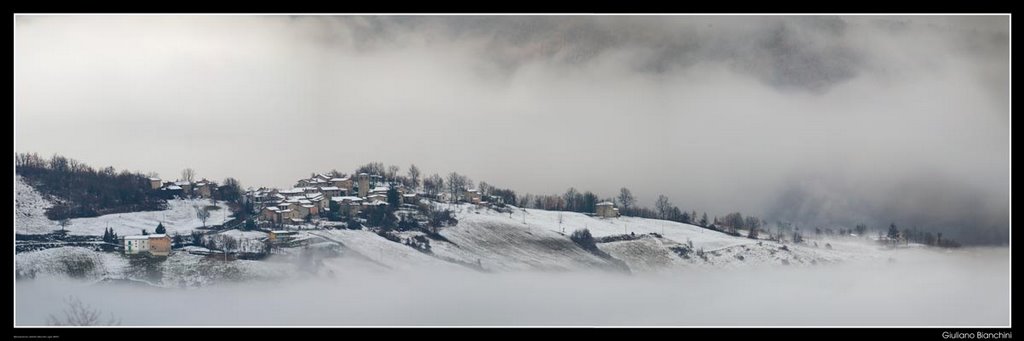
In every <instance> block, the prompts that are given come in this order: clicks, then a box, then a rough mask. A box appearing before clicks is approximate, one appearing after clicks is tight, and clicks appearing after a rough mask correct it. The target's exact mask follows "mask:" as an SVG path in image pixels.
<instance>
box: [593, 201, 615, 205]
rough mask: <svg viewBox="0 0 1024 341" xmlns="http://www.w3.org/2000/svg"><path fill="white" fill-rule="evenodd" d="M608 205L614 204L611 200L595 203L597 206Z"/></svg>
mask: <svg viewBox="0 0 1024 341" xmlns="http://www.w3.org/2000/svg"><path fill="white" fill-rule="evenodd" d="M608 205H615V204H613V203H612V202H611V201H602V202H599V203H597V206H608Z"/></svg>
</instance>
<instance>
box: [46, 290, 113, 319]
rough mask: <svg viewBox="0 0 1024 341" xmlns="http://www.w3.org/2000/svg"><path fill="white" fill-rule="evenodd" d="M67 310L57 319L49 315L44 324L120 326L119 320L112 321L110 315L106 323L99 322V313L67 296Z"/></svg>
mask: <svg viewBox="0 0 1024 341" xmlns="http://www.w3.org/2000/svg"><path fill="white" fill-rule="evenodd" d="M64 301H65V302H66V303H67V305H68V308H67V309H65V310H64V317H63V318H59V317H57V316H54V315H53V314H50V316H49V317H48V318H47V321H46V324H48V325H51V326H115V325H119V324H121V320H119V319H114V315H113V314H111V315H110V318H109V319H107V320H106V321H103V320H100V315H101V312H100V311H99V309H93V308H92V307H90V306H87V305H86V304H85V303H82V301H81V300H79V299H78V298H77V297H74V296H68V298H66V299H65V300H64Z"/></svg>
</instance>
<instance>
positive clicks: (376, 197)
mask: <svg viewBox="0 0 1024 341" xmlns="http://www.w3.org/2000/svg"><path fill="white" fill-rule="evenodd" d="M366 201H367V202H371V203H372V202H374V201H380V202H383V203H387V202H388V196H387V195H385V194H370V195H367V196H366Z"/></svg>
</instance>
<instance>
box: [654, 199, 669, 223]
mask: <svg viewBox="0 0 1024 341" xmlns="http://www.w3.org/2000/svg"><path fill="white" fill-rule="evenodd" d="M654 207H655V208H657V209H658V216H660V217H661V219H665V218H667V217H668V214H669V212H670V211H671V210H672V203H671V202H669V201H668V197H666V196H665V195H659V196H658V201H657V202H655V203H654Z"/></svg>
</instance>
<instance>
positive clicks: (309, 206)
mask: <svg viewBox="0 0 1024 341" xmlns="http://www.w3.org/2000/svg"><path fill="white" fill-rule="evenodd" d="M302 207H305V208H313V205H302Z"/></svg>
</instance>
